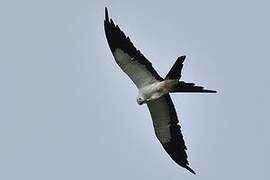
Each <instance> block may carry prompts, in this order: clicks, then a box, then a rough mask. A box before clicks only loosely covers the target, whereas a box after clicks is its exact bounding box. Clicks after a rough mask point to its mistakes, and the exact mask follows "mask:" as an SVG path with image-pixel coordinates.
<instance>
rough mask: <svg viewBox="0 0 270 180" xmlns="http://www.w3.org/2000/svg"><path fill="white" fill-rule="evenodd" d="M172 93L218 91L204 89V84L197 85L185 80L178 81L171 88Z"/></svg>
mask: <svg viewBox="0 0 270 180" xmlns="http://www.w3.org/2000/svg"><path fill="white" fill-rule="evenodd" d="M170 92H171V93H175V92H187V93H216V92H217V91H213V90H208V89H204V88H203V87H202V86H196V85H195V84H194V83H186V82H184V81H178V83H177V84H175V85H174V86H173V87H172V88H171V90H170Z"/></svg>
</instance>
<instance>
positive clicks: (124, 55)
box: [104, 8, 162, 88]
mask: <svg viewBox="0 0 270 180" xmlns="http://www.w3.org/2000/svg"><path fill="white" fill-rule="evenodd" d="M104 29H105V34H106V38H107V41H108V44H109V46H110V49H111V51H112V53H113V56H114V58H115V60H116V63H117V64H118V65H119V66H120V67H121V69H122V70H123V71H124V72H125V73H126V74H127V75H128V76H129V77H130V78H131V80H132V81H133V82H134V83H135V85H136V86H137V87H138V88H140V87H143V86H145V85H147V84H151V83H153V82H155V81H158V80H162V78H161V77H160V76H159V74H158V73H157V72H156V70H155V69H154V68H153V67H152V64H151V62H149V61H148V60H147V59H146V58H145V57H144V55H143V54H141V52H140V51H139V50H137V49H136V48H135V47H134V45H133V44H132V42H131V41H130V39H129V37H126V36H125V34H124V33H123V32H122V31H121V30H120V28H119V27H118V26H117V25H115V24H114V22H113V20H112V19H110V20H109V16H108V11H107V8H105V20H104Z"/></svg>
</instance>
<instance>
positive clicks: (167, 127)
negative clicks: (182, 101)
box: [147, 94, 195, 174]
mask: <svg viewBox="0 0 270 180" xmlns="http://www.w3.org/2000/svg"><path fill="white" fill-rule="evenodd" d="M147 106H148V108H149V111H150V114H151V117H152V120H153V125H154V129H155V134H156V136H157V138H158V140H159V141H160V143H161V144H162V146H163V148H164V149H165V150H166V152H167V153H168V154H169V155H170V157H171V158H172V159H173V160H174V161H175V162H176V163H177V164H178V165H180V166H182V167H183V168H186V169H187V170H189V171H190V172H192V173H193V174H195V172H194V171H193V170H192V169H191V168H190V167H189V163H188V160H187V153H186V150H187V148H186V145H185V142H184V139H183V135H182V133H181V127H180V125H179V124H178V122H179V121H178V118H177V114H176V111H175V108H174V105H173V102H172V100H171V97H170V95H169V94H166V95H164V96H162V97H160V98H158V99H156V100H153V101H150V102H148V103H147Z"/></svg>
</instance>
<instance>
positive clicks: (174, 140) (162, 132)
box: [104, 8, 216, 174]
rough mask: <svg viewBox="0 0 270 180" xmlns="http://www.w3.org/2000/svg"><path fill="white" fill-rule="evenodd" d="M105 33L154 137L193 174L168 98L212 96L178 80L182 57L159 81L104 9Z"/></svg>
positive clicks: (147, 62)
mask: <svg viewBox="0 0 270 180" xmlns="http://www.w3.org/2000/svg"><path fill="white" fill-rule="evenodd" d="M104 28H105V34H106V38H107V41H108V44H109V46H110V49H111V51H112V54H113V56H114V58H115V61H116V63H117V64H118V65H119V66H120V68H121V69H122V70H123V71H124V72H125V73H126V74H127V75H128V76H129V77H130V79H131V80H132V81H133V82H134V83H135V85H136V86H137V88H138V90H139V93H138V97H137V103H138V104H139V105H142V104H144V103H145V104H147V106H148V108H149V111H150V114H151V117H152V120H153V125H154V130H155V134H156V137H157V138H158V140H159V141H160V143H161V144H162V146H163V148H164V149H165V150H166V152H167V153H168V154H169V155H170V157H171V158H172V159H173V160H174V161H175V162H176V163H177V164H178V165H180V166H182V167H183V168H186V169H187V170H189V171H190V172H192V173H193V174H195V172H194V171H193V170H192V169H191V168H190V167H189V163H188V160H187V153H186V150H187V148H186V145H185V142H184V139H183V135H182V133H181V129H180V128H181V127H180V125H179V124H178V118H177V114H176V111H175V108H174V105H173V102H172V100H171V98H170V95H169V93H171V92H192V93H196V92H199V93H215V92H216V91H212V90H206V89H204V88H203V87H201V86H196V85H195V84H194V83H186V82H184V81H180V78H181V70H182V67H183V62H184V60H185V56H181V57H179V58H178V59H177V60H176V62H175V64H174V65H173V66H172V68H171V70H170V71H169V72H168V74H167V75H166V77H165V78H164V79H163V78H162V77H160V76H159V74H158V73H157V72H156V70H155V69H154V68H153V67H152V64H151V62H150V61H148V60H147V59H146V58H145V57H144V55H143V54H142V53H141V52H140V51H139V50H137V49H136V48H135V47H134V45H133V44H132V42H131V41H130V39H129V37H126V36H125V34H124V33H123V32H122V31H121V30H120V28H119V27H118V26H117V25H115V24H114V22H113V20H112V19H109V16H108V11H107V8H105V20H104Z"/></svg>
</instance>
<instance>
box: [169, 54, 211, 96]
mask: <svg viewBox="0 0 270 180" xmlns="http://www.w3.org/2000/svg"><path fill="white" fill-rule="evenodd" d="M185 58H186V56H181V57H179V58H177V60H176V62H175V63H174V65H173V66H172V68H171V69H170V71H169V72H168V74H167V75H166V77H165V81H166V80H176V82H175V81H174V82H172V84H171V85H172V86H170V88H169V89H170V91H169V92H172V93H173V92H190V93H216V91H213V90H207V89H204V88H203V87H202V86H196V85H195V84H194V83H186V82H184V81H179V80H180V78H181V76H182V75H181V72H182V68H183V63H184V60H185Z"/></svg>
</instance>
